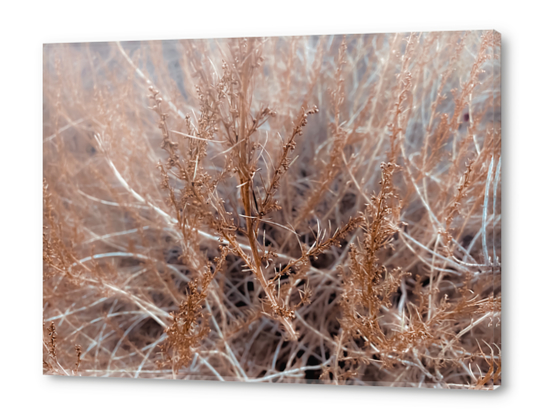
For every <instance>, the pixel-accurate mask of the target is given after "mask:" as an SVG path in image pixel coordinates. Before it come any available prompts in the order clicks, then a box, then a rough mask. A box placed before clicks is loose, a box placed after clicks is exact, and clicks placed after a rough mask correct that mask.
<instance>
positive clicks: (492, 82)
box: [43, 31, 501, 389]
mask: <svg viewBox="0 0 542 420" xmlns="http://www.w3.org/2000/svg"><path fill="white" fill-rule="evenodd" d="M499 54H500V36H499V34H498V33H496V32H493V31H488V32H477V31H474V32H441V33H422V34H418V33H416V34H379V35H359V36H354V35H349V36H344V37H338V36H312V37H288V38H265V39H257V38H250V39H220V40H184V41H163V42H156V41H152V42H151V41H149V42H125V43H122V44H121V43H106V44H84V45H83V44H71V45H70V44H63V45H46V46H45V47H44V143H43V150H44V179H45V180H44V190H43V191H44V235H43V257H44V258H43V260H44V271H43V272H44V280H43V293H44V296H43V298H44V312H43V313H44V372H45V373H48V374H58V375H84V376H125V377H133V378H138V377H149V378H178V379H214V380H236V381H247V382H303V383H305V382H320V383H334V384H359V385H390V386H416V387H418V386H419V387H437V388H469V389H493V388H494V387H495V386H497V385H499V384H500V372H501V355H500V326H499V323H500V310H501V309H500V302H501V293H500V271H501V270H500V249H501V248H500V235H501V233H500V231H501V230H500V226H501V223H500V221H501V219H500V168H501V159H500V66H499V63H500V57H499ZM74 346H75V347H74ZM74 349H75V350H74Z"/></svg>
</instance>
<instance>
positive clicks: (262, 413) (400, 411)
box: [0, 0, 542, 420]
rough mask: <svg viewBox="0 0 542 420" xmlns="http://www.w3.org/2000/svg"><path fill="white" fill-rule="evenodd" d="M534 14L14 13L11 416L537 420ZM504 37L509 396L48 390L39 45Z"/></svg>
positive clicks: (260, 388)
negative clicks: (471, 32)
mask: <svg viewBox="0 0 542 420" xmlns="http://www.w3.org/2000/svg"><path fill="white" fill-rule="evenodd" d="M537 3H538V2H537V1H534V0H533V1H523V0H509V1H503V0H493V1H486V0H451V1H438V0H432V1H430V0H428V1H424V0H403V1H391V0H380V1H378V0H373V1H362V0H358V1H343V0H327V1H320V0H312V1H293V0H289V1H288V0H286V1H285V0H280V1H279V0H267V1H260V0H253V1H244V2H243V1H237V0H236V1H233V0H223V1H214V0H213V1H210V0H200V1H192V2H184V1H176V2H162V1H157V0H149V1H136V0H132V1H117V2H115V1H112V0H108V1H102V0H90V1H88V0H87V1H76V0H72V1H51V0H44V1H39V2H38V1H34V2H32V1H30V2H19V3H17V4H15V2H8V1H7V0H5V1H4V2H2V7H1V9H0V10H1V11H0V15H1V23H0V31H1V37H0V47H1V48H0V107H1V112H0V142H1V145H0V171H1V178H0V183H1V184H0V194H1V195H0V197H1V201H0V211H1V219H0V220H1V223H2V224H1V227H2V228H1V231H0V235H1V241H0V247H1V249H0V251H1V252H0V258H1V260H0V267H1V271H0V311H1V314H0V337H1V338H0V352H1V354H0V356H1V357H0V387H1V391H0V401H1V403H0V417H2V418H4V419H16V418H29V419H38V418H46V419H49V418H51V419H53V418H54V419H68V418H69V419H76V420H80V419H81V420H82V419H91V418H92V419H94V418H129V419H160V418H183V419H184V418H203V419H206V418H220V419H224V418H226V419H230V418H231V419H237V418H251V419H252V418H253V419H282V418H293V419H300V418H311V419H312V418H326V419H330V418H333V419H341V418H345V417H353V418H361V417H362V418H366V419H367V418H371V419H375V418H376V419H387V418H394V419H395V418H397V419H398V418H401V419H414V418H416V419H420V418H421V419H423V418H429V417H431V418H438V419H448V418H450V419H452V418H453V419H457V418H458V417H466V418H467V417H468V418H481V417H482V416H483V417H484V418H514V417H515V418H528V419H530V418H540V417H538V416H539V415H540V412H539V406H540V405H539V404H536V403H537V402H538V403H539V401H537V398H538V400H540V399H541V397H540V378H541V371H542V365H541V361H542V358H541V357H540V355H541V352H542V348H541V345H542V342H541V339H540V335H541V329H540V325H541V323H540V321H541V319H540V318H541V317H540V308H541V307H542V302H541V299H542V294H541V286H540V284H541V282H542V279H541V270H540V265H541V264H542V259H541V254H540V245H541V238H542V236H541V233H542V232H541V228H540V216H541V214H542V207H541V204H542V203H541V195H540V193H541V184H540V181H541V177H540V170H541V168H542V159H541V152H542V150H541V149H542V146H541V143H542V139H541V128H542V121H541V120H542V117H541V115H540V111H541V103H542V92H541V77H542V66H541V54H542V37H541V36H540V35H541V31H540V16H541V14H540V11H539V10H537V9H536V6H537ZM459 29H496V30H498V31H500V32H501V33H502V40H503V48H502V50H503V158H504V159H503V163H504V164H503V178H502V179H503V213H504V216H503V231H504V234H503V248H504V252H503V263H504V279H503V280H504V282H503V294H504V301H503V303H504V308H503V310H504V314H503V315H504V319H503V332H504V340H503V341H504V348H503V353H504V371H503V382H504V386H503V387H502V388H501V389H500V390H498V391H496V392H465V391H438V390H415V389H385V388H378V389H375V388H351V387H340V388H336V387H332V386H299V385H298V386H293V385H282V386H281V385H278V386H277V385H266V384H260V385H246V384H218V383H205V382H192V383H189V382H172V381H151V380H137V381H134V380H119V379H114V380H108V379H93V378H52V377H42V375H41V370H42V369H41V364H42V363H41V358H42V349H41V333H42V330H41V305H42V301H41V171H42V161H41V159H42V154H41V72H42V68H41V58H42V44H43V43H50V42H73V41H112V40H137V39H175V38H188V37H190V38H197V37H229V36H255V35H304V34H332V33H336V34H341V33H369V32H398V31H430V30H459Z"/></svg>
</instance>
